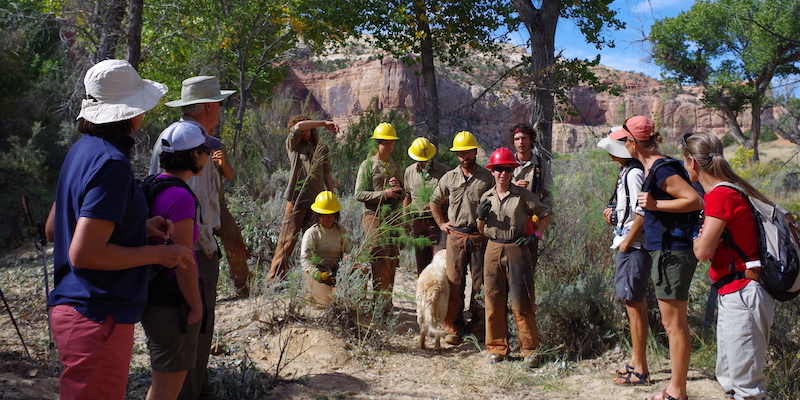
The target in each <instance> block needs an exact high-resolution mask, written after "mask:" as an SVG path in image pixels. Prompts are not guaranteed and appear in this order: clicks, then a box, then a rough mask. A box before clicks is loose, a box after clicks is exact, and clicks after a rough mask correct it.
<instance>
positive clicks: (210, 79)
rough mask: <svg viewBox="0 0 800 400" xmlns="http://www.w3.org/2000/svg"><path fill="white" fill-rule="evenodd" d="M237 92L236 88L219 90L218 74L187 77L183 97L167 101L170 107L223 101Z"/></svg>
mask: <svg viewBox="0 0 800 400" xmlns="http://www.w3.org/2000/svg"><path fill="white" fill-rule="evenodd" d="M234 93H236V91H235V90H219V79H218V78H217V77H216V76H195V77H193V78H189V79H185V80H184V81H183V83H182V84H181V98H180V100H174V101H170V102H168V103H166V105H167V106H168V107H182V106H188V105H190V104H197V103H213V102H215V101H222V100H225V99H227V98H228V96H230V95H232V94H234Z"/></svg>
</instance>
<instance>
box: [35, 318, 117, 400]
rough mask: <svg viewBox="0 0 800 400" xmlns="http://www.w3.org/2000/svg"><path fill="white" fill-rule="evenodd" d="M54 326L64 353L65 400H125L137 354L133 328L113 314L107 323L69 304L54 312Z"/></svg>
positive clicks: (57, 340) (62, 376) (62, 354)
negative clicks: (133, 352) (134, 351)
mask: <svg viewBox="0 0 800 400" xmlns="http://www.w3.org/2000/svg"><path fill="white" fill-rule="evenodd" d="M50 324H51V326H52V329H53V338H54V339H55V342H56V347H57V348H58V352H59V353H61V364H63V365H64V370H63V371H62V372H61V379H60V382H59V383H60V391H61V397H60V398H61V399H62V400H70V399H76V400H87V399H98V400H113V399H120V400H122V399H124V398H125V390H126V386H127V385H128V369H129V368H130V362H131V351H132V350H133V324H119V323H117V321H115V320H114V316H113V315H111V314H109V315H108V317H107V318H106V320H105V321H103V323H98V322H95V321H92V320H90V319H89V318H86V317H84V316H83V315H81V313H79V312H78V311H76V310H75V308H74V307H72V306H71V305H68V304H61V305H57V306H55V307H53V308H51V309H50Z"/></svg>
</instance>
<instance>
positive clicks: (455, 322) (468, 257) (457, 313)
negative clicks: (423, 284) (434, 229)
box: [444, 230, 486, 333]
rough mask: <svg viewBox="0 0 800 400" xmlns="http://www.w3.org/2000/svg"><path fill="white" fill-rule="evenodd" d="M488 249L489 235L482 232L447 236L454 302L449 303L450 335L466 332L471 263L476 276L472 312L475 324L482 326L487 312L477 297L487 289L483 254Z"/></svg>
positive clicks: (447, 327) (447, 322)
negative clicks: (465, 318)
mask: <svg viewBox="0 0 800 400" xmlns="http://www.w3.org/2000/svg"><path fill="white" fill-rule="evenodd" d="M485 250H486V236H483V235H481V234H480V233H470V234H468V233H461V232H456V231H452V230H451V231H450V232H449V233H448V234H447V269H446V271H447V281H448V282H449V283H450V299H449V301H448V302H447V315H446V316H445V319H444V330H445V332H446V333H464V331H465V328H466V323H465V322H464V315H463V313H462V311H463V310H464V298H465V293H464V291H465V289H466V287H467V281H466V274H467V264H469V266H470V275H472V297H471V298H470V301H469V311H470V313H471V314H472V321H471V324H472V325H478V326H480V325H481V322H483V315H484V310H483V307H481V306H480V304H479V303H478V300H477V297H478V295H479V294H480V292H481V287H482V286H483V253H484V251H485Z"/></svg>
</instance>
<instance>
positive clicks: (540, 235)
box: [533, 231, 542, 239]
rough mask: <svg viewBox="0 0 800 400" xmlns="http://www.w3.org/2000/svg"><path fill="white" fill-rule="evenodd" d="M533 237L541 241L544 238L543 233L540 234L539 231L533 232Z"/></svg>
mask: <svg viewBox="0 0 800 400" xmlns="http://www.w3.org/2000/svg"><path fill="white" fill-rule="evenodd" d="M533 236H536V238H537V239H541V238H542V232H539V231H536V232H533Z"/></svg>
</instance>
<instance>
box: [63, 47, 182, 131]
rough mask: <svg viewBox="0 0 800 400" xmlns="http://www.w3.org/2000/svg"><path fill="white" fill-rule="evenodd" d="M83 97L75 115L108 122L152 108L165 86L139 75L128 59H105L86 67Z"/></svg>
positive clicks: (97, 121) (100, 122) (162, 95)
mask: <svg viewBox="0 0 800 400" xmlns="http://www.w3.org/2000/svg"><path fill="white" fill-rule="evenodd" d="M83 85H84V86H85V87H86V99H84V100H83V101H82V102H81V112H80V114H78V118H76V119H81V118H83V119H85V120H87V121H89V122H91V123H93V124H108V123H111V122H119V121H125V120H128V119H131V118H133V117H135V116H137V115H139V114H144V113H145V112H147V111H148V110H150V109H152V108H153V107H155V106H156V105H158V102H159V101H161V98H162V97H164V94H165V93H167V90H168V89H167V87H166V86H164V85H162V84H160V83H158V82H153V81H151V80H148V79H142V77H141V76H139V73H138V72H136V70H135V69H134V68H133V66H131V64H130V63H128V62H127V61H123V60H105V61H101V62H99V63H97V64H95V65H94V66H93V67H92V68H89V70H88V71H86V76H84V78H83Z"/></svg>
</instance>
